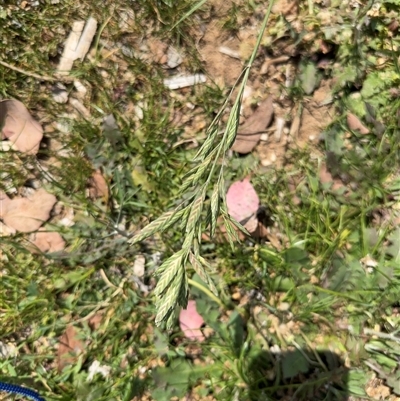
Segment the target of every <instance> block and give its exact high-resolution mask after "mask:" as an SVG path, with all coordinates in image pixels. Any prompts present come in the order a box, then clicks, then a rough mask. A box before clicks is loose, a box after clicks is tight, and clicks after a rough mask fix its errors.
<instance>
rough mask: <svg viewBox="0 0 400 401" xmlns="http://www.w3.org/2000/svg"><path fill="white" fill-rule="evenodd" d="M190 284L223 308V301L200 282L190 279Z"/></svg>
mask: <svg viewBox="0 0 400 401" xmlns="http://www.w3.org/2000/svg"><path fill="white" fill-rule="evenodd" d="M188 283H189V284H190V285H192V286H193V287H196V288H197V289H199V290H200V291H202V292H203V293H204V294H206V295H207V296H208V297H209V298H210V299H212V300H213V301H214V302H216V303H217V304H218V305H219V306H220V307H221V308H222V307H223V306H224V304H223V303H222V301H221V300H220V299H219V298H218V297H217V296H215V295H214V294H213V293H212V292H211V291H210V290H209V289H208V288H207V287H204V285H201V284H200V283H199V282H197V281H195V280H192V279H191V278H189V279H188Z"/></svg>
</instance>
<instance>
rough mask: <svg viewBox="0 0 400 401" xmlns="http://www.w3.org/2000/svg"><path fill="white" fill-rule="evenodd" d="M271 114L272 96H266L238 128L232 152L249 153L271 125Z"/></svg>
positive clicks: (272, 111)
mask: <svg viewBox="0 0 400 401" xmlns="http://www.w3.org/2000/svg"><path fill="white" fill-rule="evenodd" d="M273 114H274V106H273V103H272V96H268V97H267V98H266V99H265V100H264V101H263V102H262V103H261V104H260V105H259V106H258V108H257V110H256V111H255V112H254V113H253V114H252V115H251V116H250V117H249V118H248V119H247V121H246V122H245V123H244V124H243V125H242V126H241V127H239V130H238V133H237V136H236V140H235V143H234V144H233V146H232V150H234V151H235V152H238V153H250V152H251V151H252V150H253V149H254V147H255V146H256V145H257V143H258V141H259V140H260V137H261V135H262V133H263V132H264V131H265V129H266V128H267V127H268V125H269V124H270V123H271V121H272V116H273Z"/></svg>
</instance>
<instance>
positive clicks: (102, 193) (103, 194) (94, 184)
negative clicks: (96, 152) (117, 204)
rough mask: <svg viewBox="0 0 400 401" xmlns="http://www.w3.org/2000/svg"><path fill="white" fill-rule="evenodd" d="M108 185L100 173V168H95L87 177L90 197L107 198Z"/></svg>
mask: <svg viewBox="0 0 400 401" xmlns="http://www.w3.org/2000/svg"><path fill="white" fill-rule="evenodd" d="M108 194H109V193H108V185H107V182H106V180H105V178H104V177H103V175H102V174H101V171H100V170H96V171H95V172H94V173H93V174H92V176H91V177H90V179H89V196H90V197H91V198H92V199H96V198H105V200H106V201H107V200H108Z"/></svg>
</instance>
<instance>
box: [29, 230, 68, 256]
mask: <svg viewBox="0 0 400 401" xmlns="http://www.w3.org/2000/svg"><path fill="white" fill-rule="evenodd" d="M44 230H45V228H40V230H39V231H38V232H36V233H34V234H31V237H30V241H31V243H32V247H31V249H32V252H33V253H38V251H41V252H58V251H62V250H63V249H64V248H65V241H64V240H63V237H61V235H60V234H59V233H57V232H51V231H44Z"/></svg>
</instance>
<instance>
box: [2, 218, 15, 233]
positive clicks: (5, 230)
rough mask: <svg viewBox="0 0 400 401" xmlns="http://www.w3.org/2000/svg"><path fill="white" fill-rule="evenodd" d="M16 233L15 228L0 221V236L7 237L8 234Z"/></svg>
mask: <svg viewBox="0 0 400 401" xmlns="http://www.w3.org/2000/svg"><path fill="white" fill-rule="evenodd" d="M15 233H16V231H15V229H14V228H12V227H8V226H6V225H5V224H4V223H2V222H1V221H0V237H8V236H9V235H14V234H15Z"/></svg>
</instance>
